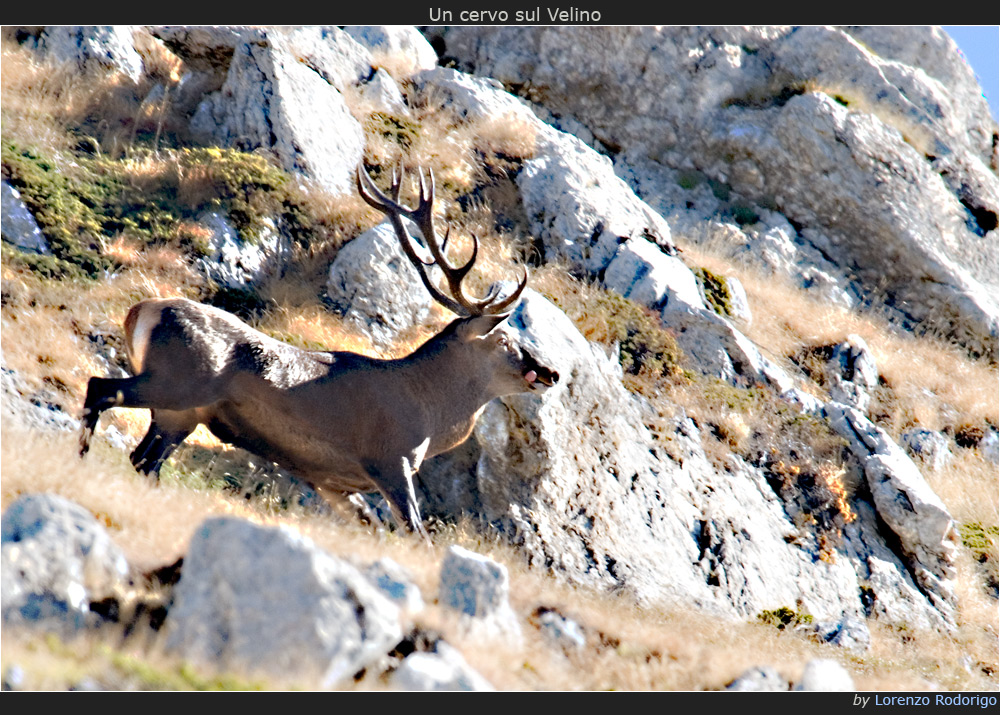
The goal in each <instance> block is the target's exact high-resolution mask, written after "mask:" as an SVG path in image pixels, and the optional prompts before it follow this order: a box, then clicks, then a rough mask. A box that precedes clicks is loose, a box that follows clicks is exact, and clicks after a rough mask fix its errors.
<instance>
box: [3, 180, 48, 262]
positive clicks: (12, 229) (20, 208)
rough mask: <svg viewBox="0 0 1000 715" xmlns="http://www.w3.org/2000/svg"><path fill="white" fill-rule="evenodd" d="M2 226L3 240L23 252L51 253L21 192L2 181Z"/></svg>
mask: <svg viewBox="0 0 1000 715" xmlns="http://www.w3.org/2000/svg"><path fill="white" fill-rule="evenodd" d="M0 226H2V229H0V233H2V235H3V240H4V241H6V242H7V243H11V244H13V245H15V246H17V247H18V248H20V249H21V250H22V251H30V252H32V253H44V254H47V253H48V252H49V242H48V241H46V240H45V236H44V235H43V234H42V230H41V229H40V228H38V222H37V221H35V217H34V216H32V214H31V212H30V211H28V207H27V206H25V205H24V202H23V201H21V194H20V192H18V190H17V189H15V188H14V187H13V186H11V185H10V184H8V183H7V182H6V181H0Z"/></svg>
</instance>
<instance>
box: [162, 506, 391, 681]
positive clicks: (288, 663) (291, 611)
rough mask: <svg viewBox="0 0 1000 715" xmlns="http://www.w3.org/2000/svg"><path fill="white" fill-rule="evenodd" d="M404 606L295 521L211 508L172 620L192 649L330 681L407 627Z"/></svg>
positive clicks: (172, 642) (176, 640)
mask: <svg viewBox="0 0 1000 715" xmlns="http://www.w3.org/2000/svg"><path fill="white" fill-rule="evenodd" d="M399 617H400V614H399V608H398V607H397V606H396V605H395V604H394V603H392V602H391V601H390V600H389V599H388V598H386V597H385V596H384V595H382V593H381V592H380V591H379V590H378V589H377V588H376V587H375V586H374V585H373V584H372V583H371V582H369V581H368V579H366V578H365V577H364V576H363V575H362V574H361V573H360V572H359V571H358V570H357V569H355V568H354V567H353V566H351V565H349V564H347V563H346V562H344V561H341V560H339V559H336V558H334V557H333V556H330V555H329V554H327V553H326V552H325V551H322V550H320V549H319V548H318V547H317V546H316V545H315V544H313V543H312V542H311V541H310V540H309V539H307V538H306V537H304V536H300V535H297V534H295V533H294V532H292V531H291V530H289V529H287V528H268V527H262V526H258V525H256V524H252V523H251V522H248V521H243V520H239V519H233V518H211V519H208V520H207V521H205V522H204V523H203V524H202V525H201V526H200V527H199V528H198V530H197V531H196V532H195V534H194V536H193V538H192V539H191V545H190V547H189V549H188V553H187V555H186V556H185V557H184V569H183V572H182V574H181V579H180V581H179V582H178V584H177V586H176V587H175V591H174V603H173V606H172V607H171V609H170V615H169V616H168V618H167V621H166V623H165V626H164V627H165V628H166V634H167V640H166V644H167V648H168V649H169V650H171V651H174V652H176V653H179V654H181V655H182V656H183V657H185V658H190V659H192V660H195V661H198V662H203V663H208V664H213V665H217V666H219V667H222V668H229V669H237V670H240V671H242V672H250V673H253V672H263V673H267V674H270V675H273V676H279V677H288V676H289V674H294V676H295V677H299V678H302V679H303V681H302V682H305V683H309V682H313V679H316V680H318V681H320V682H321V683H322V684H323V685H324V686H325V687H329V686H331V685H334V684H336V683H337V682H339V681H340V680H341V679H343V678H345V677H350V676H351V675H353V674H354V673H356V672H357V671H359V670H361V669H362V668H364V667H365V666H366V665H368V664H370V663H372V662H374V661H375V660H377V659H378V658H379V657H381V656H382V655H384V654H385V653H386V652H387V651H389V650H390V649H391V648H392V647H393V646H394V645H395V644H396V643H398V642H399V640H400V639H401V637H402V627H401V625H400V622H399Z"/></svg>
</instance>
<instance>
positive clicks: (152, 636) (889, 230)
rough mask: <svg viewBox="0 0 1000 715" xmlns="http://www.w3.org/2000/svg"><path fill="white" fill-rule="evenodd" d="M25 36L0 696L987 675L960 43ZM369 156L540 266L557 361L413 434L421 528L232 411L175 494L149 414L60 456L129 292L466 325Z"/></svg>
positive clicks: (119, 349)
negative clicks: (152, 469) (429, 452)
mask: <svg viewBox="0 0 1000 715" xmlns="http://www.w3.org/2000/svg"><path fill="white" fill-rule="evenodd" d="M5 33H6V34H5V36H4V38H3V42H4V45H3V52H4V56H3V95H2V100H3V102H2V111H3V137H2V140H3V184H2V191H3V202H4V203H3V303H2V311H3V313H2V315H3V388H4V393H3V394H4V397H3V415H4V417H3V419H4V422H3V430H4V437H5V438H6V439H5V440H4V447H3V460H4V462H3V467H4V470H3V485H2V497H3V509H4V517H3V629H4V630H3V633H4V645H5V648H4V656H3V668H4V684H5V687H14V688H19V687H24V688H37V687H48V688H52V687H66V686H73V685H79V683H80V682H81V680H80V677H83V681H82V682H85V683H86V684H89V685H91V686H94V687H110V688H116V687H246V686H247V683H249V682H254V683H256V682H257V681H251V680H246V679H251V678H264V679H265V680H264V682H265V683H267V687H284V686H286V685H289V684H295V685H302V684H305V685H306V686H308V687H334V688H347V687H364V688H383V687H393V688H403V689H437V688H461V689H488V688H492V687H496V688H511V689H535V688H556V689H596V688H627V689H641V688H658V689H662V688H682V689H718V688H724V687H730V688H733V689H777V690H787V689H789V688H790V687H797V688H802V689H817V688H818V689H824V688H826V689H851V688H853V687H855V685H857V687H861V688H867V689H873V688H876V687H877V688H882V689H892V688H906V689H916V688H945V689H963V690H981V689H995V688H996V687H997V682H998V681H997V678H998V675H997V673H998V665H997V661H996V648H997V630H996V612H997V611H996V609H997V593H998V591H997V588H998V585H997V584H998V580H997V540H998V537H997V528H998V527H997V521H998V518H997V514H998V509H1000V507H998V502H997V464H998V455H1000V449H998V432H997V427H998V390H1000V388H998V374H997V360H998V352H997V341H998V314H1000V305H998V295H1000V286H998V265H1000V264H998V260H1000V259H998V255H1000V254H998V231H997V215H998V193H1000V182H998V153H997V152H998V135H997V122H996V120H995V119H993V118H992V117H991V115H990V111H989V108H988V106H987V104H986V101H985V99H984V98H983V97H982V93H981V91H980V89H979V88H978V86H977V85H976V81H975V77H974V75H973V74H972V71H971V70H970V68H969V67H968V65H967V64H966V63H965V62H964V60H962V58H961V56H960V55H959V54H958V53H957V51H956V47H955V45H954V43H953V42H952V41H951V40H950V38H949V37H948V36H947V35H946V34H945V33H944V32H943V31H941V30H940V29H938V28H932V27H906V28H869V27H836V28H835V27H806V28H792V27H767V28H711V29H705V28H696V27H671V28H653V27H604V28H602V27H596V28H595V27H530V28H528V27H474V26H463V27H433V28H422V29H421V30H418V29H416V28H412V27H346V28H337V27H296V28H280V29H274V28H264V27H178V26H169V27H124V26H119V27H83V28H76V27H46V28H39V27H32V28H20V29H18V28H5ZM359 164H362V165H363V166H364V167H365V168H366V169H367V170H368V171H369V172H370V173H371V175H372V176H374V177H375V178H376V180H377V182H378V183H380V184H381V185H382V186H385V185H387V184H388V176H389V175H390V174H391V172H392V170H393V169H394V167H397V166H403V167H404V168H406V169H409V170H411V171H410V173H411V174H412V173H414V172H413V171H412V170H415V169H416V168H417V167H427V168H429V169H431V170H433V172H434V175H435V178H436V188H437V194H436V196H437V199H438V216H439V220H440V221H441V222H444V223H447V224H448V225H449V226H451V227H452V228H453V231H452V235H453V236H455V238H454V239H453V241H454V243H455V244H456V247H455V248H453V249H452V250H453V251H455V252H456V253H459V252H464V251H468V250H469V248H468V246H469V245H470V241H469V238H468V237H469V235H471V234H475V235H476V236H478V237H479V238H480V241H481V243H482V254H483V257H482V260H481V261H480V263H481V264H483V265H479V264H477V269H476V272H475V274H474V275H473V276H472V277H471V279H472V281H473V282H474V283H475V287H477V288H485V287H487V286H489V285H490V283H491V282H495V281H501V282H502V281H512V280H513V279H514V277H515V276H517V275H518V270H519V269H518V267H517V264H523V265H526V266H527V267H528V268H529V271H530V275H531V280H530V282H529V288H528V289H527V290H526V291H525V293H524V296H523V298H522V300H521V301H520V303H519V304H518V306H517V308H516V310H515V312H514V313H513V315H512V316H511V317H510V318H509V319H508V320H507V328H506V329H507V331H508V332H509V334H510V335H511V336H512V337H513V338H515V339H516V340H517V341H519V342H520V343H522V344H525V345H528V346H529V347H530V350H531V352H532V354H534V355H536V356H538V357H539V359H540V360H541V361H542V362H543V363H544V364H548V365H551V366H553V367H555V369H557V370H558V372H559V374H560V375H561V376H563V379H561V380H560V381H559V383H558V384H557V385H556V386H555V387H553V388H552V389H550V390H549V391H548V392H546V393H545V394H544V395H531V394H525V395H516V396H511V397H506V398H502V399H498V400H495V401H493V402H491V403H489V405H488V406H487V407H486V409H485V411H484V412H483V413H482V415H481V416H480V418H479V420H478V423H477V425H476V427H475V429H474V431H473V434H472V435H471V436H470V437H469V439H468V440H467V441H466V442H465V443H464V444H462V445H461V446H459V447H457V448H456V449H454V450H453V451H451V452H449V453H446V454H443V455H440V456H438V457H435V458H433V459H431V460H429V461H428V462H426V463H425V464H424V466H423V467H422V468H421V470H420V474H419V481H420V484H419V490H418V491H419V499H420V502H421V507H422V510H423V513H424V515H425V517H427V518H428V522H429V526H430V530H431V532H432V541H433V542H434V545H433V546H432V547H431V548H430V549H427V547H425V546H421V545H418V544H417V543H416V540H415V539H413V538H412V537H410V536H408V535H406V534H402V533H400V532H397V531H395V524H394V522H393V521H392V519H391V517H389V516H387V510H386V506H385V504H384V502H383V501H382V500H381V498H380V497H378V495H369V496H368V497H366V498H364V499H356V500H354V501H353V502H352V504H353V506H352V508H351V509H346V510H343V509H333V510H331V509H330V508H329V507H328V506H327V505H325V504H324V503H323V502H322V500H320V499H318V498H317V496H316V494H315V493H314V492H313V491H312V489H311V488H310V487H309V485H308V484H305V483H303V482H300V481H299V480H297V479H296V478H295V477H294V475H288V474H284V473H282V472H280V470H278V469H277V468H275V467H273V466H272V465H261V464H260V460H259V459H258V458H256V457H254V456H252V455H248V454H246V453H244V452H241V451H239V450H233V449H229V448H226V447H225V446H224V445H221V444H220V443H218V441H217V440H214V438H212V437H211V436H210V435H209V434H208V433H207V432H205V433H201V432H199V433H196V434H195V435H194V436H193V437H192V438H190V439H189V442H190V444H189V445H187V446H185V447H183V448H182V449H181V450H179V451H178V452H177V453H176V455H175V457H174V458H172V459H171V461H170V463H169V464H168V465H167V466H166V467H165V468H164V471H163V479H162V480H161V482H160V486H159V487H153V486H151V485H150V484H149V483H148V482H146V481H144V479H143V478H142V477H140V476H138V475H136V474H135V473H134V472H133V471H132V470H131V468H130V467H129V465H128V463H127V459H126V455H127V454H128V452H129V451H130V450H131V449H132V448H134V446H135V444H136V443H137V442H138V440H139V439H141V437H142V435H143V433H144V429H145V425H144V422H143V421H144V420H145V419H147V418H146V417H145V414H144V413H143V411H138V410H135V411H132V410H113V411H112V412H111V413H109V416H108V417H105V418H104V419H103V420H102V423H101V427H100V429H99V431H98V439H99V441H100V442H101V444H100V445H99V446H98V449H97V450H96V451H97V452H98V453H97V454H96V455H93V456H89V457H88V458H87V459H86V460H84V461H80V460H79V459H77V458H76V456H75V455H76V443H75V435H76V431H77V430H78V429H79V421H78V418H79V415H80V409H81V404H82V398H83V392H84V390H85V385H86V380H87V379H88V378H89V377H90V376H92V375H112V376H120V375H123V374H126V373H127V363H126V361H125V359H124V348H123V342H122V336H123V333H122V328H121V324H122V320H123V318H124V315H125V312H126V311H127V310H128V308H129V306H130V305H131V304H132V303H133V302H135V301H136V300H138V299H141V298H145V297H151V296H178V295H183V296H187V297H190V298H194V299H196V300H199V301H202V302H205V303H210V304H213V305H216V306H219V307H223V308H225V309H227V310H230V311H232V312H234V313H236V314H237V315H239V316H240V317H241V318H243V319H244V320H247V321H248V322H250V323H251V324H253V325H254V326H255V327H257V328H258V329H260V330H262V331H264V332H265V333H268V334H270V335H272V336H274V337H277V338H279V339H282V340H285V341H288V342H291V343H293V344H296V345H299V346H302V347H309V348H323V349H348V350H353V351H357V352H363V353H365V354H369V355H375V356H395V355H400V354H404V353H406V352H409V351H410V350H412V349H413V348H414V347H415V346H417V345H418V344H420V343H421V342H423V340H425V339H426V338H427V337H428V336H429V335H431V334H433V332H435V331H436V330H437V329H439V328H440V327H442V326H443V325H444V324H446V323H447V322H448V320H449V314H448V313H447V311H445V310H444V309H442V308H441V307H440V306H437V305H435V304H434V303H433V301H432V300H431V298H430V296H429V295H428V294H427V292H426V291H425V290H424V288H423V286H422V285H421V283H420V281H419V279H418V278H417V276H416V273H415V272H414V271H413V270H412V268H411V267H410V266H409V264H408V263H407V262H406V261H405V259H404V257H403V255H402V252H401V251H400V249H399V248H398V246H397V244H396V242H395V239H394V236H393V233H392V231H391V229H389V228H388V225H387V224H379V223H377V222H378V220H379V218H380V217H378V216H376V213H375V212H373V211H370V210H368V209H367V207H366V206H365V204H364V203H363V202H362V201H361V200H360V199H359V197H358V196H357V193H356V189H355V184H354V179H353V172H354V171H355V168H356V167H357V166H358V165H359ZM412 191H413V189H411V188H410V187H406V188H405V189H404V198H405V199H406V200H411V199H412V197H413V195H414V194H413V193H411V192H412ZM361 409H363V408H361ZM53 455H55V456H56V457H57V458H59V459H61V462H60V463H62V464H67V465H69V466H68V467H66V468H65V469H66V472H67V473H68V474H72V475H73V479H72V480H67V479H65V478H56V477H54V476H53V475H52V471H51V469H50V466H51V464H52V462H51V459H52V458H53ZM59 472H60V474H61V472H62V470H61V468H60V470H59ZM109 491H110V492H113V493H115V494H118V495H120V497H121V498H118V499H115V498H110V497H109V496H108V494H109ZM121 495H127V496H121ZM149 512H162V514H163V515H164V516H163V517H162V518H152V519H150V518H148V517H146V516H144V515H146V514H147V513H149ZM359 515H360V520H359ZM95 517H96V518H95ZM196 517H197V518H196ZM167 521H169V522H171V524H170V525H169V526H168V525H167V524H166V523H165V522H167ZM66 544H71V545H72V548H70V549H66V548H65V546H66ZM511 580H513V581H515V582H516V583H515V585H514V586H511ZM556 594H558V595H556ZM681 621H683V622H684V623H683V624H682V623H681ZM718 624H723V626H721V628H723V629H724V632H725V633H726V634H727V635H721V636H720V634H719V632H718V631H717V629H718V628H720V626H719V625H718ZM122 628H124V633H125V636H124V637H123V636H122ZM115 629H116V630H115ZM45 631H48V632H54V633H56V634H58V635H59V637H60V639H61V641H62V642H63V643H64V644H63V645H61V646H59V647H58V648H56V647H53V646H52V645H51V643H52V641H47V642H48V643H50V645H49V646H47V647H48V651H51V652H46V658H39V657H38V653H37V650H38V647H39V646H37V643H38V642H39V635H38V634H40V633H42V632H45ZM109 631H110V632H113V633H114V635H111V636H109V635H108V633H109ZM734 634H738V636H734ZM111 641H115V642H120V643H122V644H124V645H114V646H111V647H112V649H113V650H112V655H111V656H108V655H107V651H100V650H99V645H95V643H97V644H102V643H104V642H111ZM10 643H14V644H15V646H14V647H13V648H11V647H8V644H10ZM690 643H700V644H701V647H703V648H704V649H705V651H704V652H703V651H692V650H691V649H692V648H696V647H697V646H692V645H685V644H690ZM748 643H749V645H748ZM104 647H105V648H106V647H107V646H104ZM115 649H117V650H115ZM43 650H44V648H43ZM708 651H710V652H711V653H712V655H711V656H706V655H705V654H704V653H705V652H708ZM81 653H82V655H81ZM96 653H101V655H95V654H96ZM125 653H127V654H128V656H127V657H128V659H129V660H128V662H129V664H130V665H128V666H126V665H123V662H124V661H123V660H122V658H124V657H125V656H124V654H125ZM137 653H138V655H137ZM116 654H119V655H116ZM136 658H138V660H139V662H141V663H145V664H146V665H143V666H142V667H139V666H138V665H136V664H135V659H136ZM52 661H55V662H56V663H58V666H53V665H51V662H52ZM180 661H183V662H184V663H191V664H194V665H188V664H185V665H182V666H177V665H176V663H177V662H180ZM68 662H70V663H72V665H73V668H75V669H76V671H77V672H79V671H80V670H81V669H83V670H84V671H85V672H86V675H85V676H80V677H77V678H76V680H74V678H73V677H72V676H63V675H55V674H53V672H52V671H58V672H60V673H61V672H63V670H68V669H69V666H68V665H67V663H68ZM95 662H99V663H100V665H99V666H94V665H93V663H95ZM148 662H154V663H155V664H156V665H155V666H150V665H148ZM709 662H710V663H711V667H706V663H709ZM81 663H89V664H90V665H88V666H86V667H85V666H83V665H81ZM164 663H166V664H164ZM522 663H523V664H524V667H522V665H521V664H522ZM719 663H725V665H719ZM514 664H516V665H514ZM751 666H752V667H751ZM150 667H155V668H158V669H159V670H158V671H157V672H159V673H161V676H158V677H161V679H160V680H156V679H155V678H153V679H151V678H150V677H148V676H146V675H141V673H147V672H148V671H147V670H144V668H150ZM598 672H600V673H603V675H600V676H596V675H594V674H595V673H598ZM162 673H169V674H171V675H170V678H167V677H166V676H162ZM177 673H179V675H178V674H177ZM584 673H590V675H583V674H584ZM213 678H215V679H214V680H213ZM226 678H236V680H235V681H230V680H226ZM241 679H243V680H241ZM234 683H235V684H234Z"/></svg>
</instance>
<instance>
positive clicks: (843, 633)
mask: <svg viewBox="0 0 1000 715" xmlns="http://www.w3.org/2000/svg"><path fill="white" fill-rule="evenodd" d="M813 629H814V631H815V633H816V635H817V636H818V637H819V638H820V639H821V640H823V641H826V642H827V643H832V644H833V645H836V646H840V647H841V648H847V649H848V650H856V651H863V650H868V648H870V647H871V640H872V637H871V632H870V631H869V630H868V624H866V623H865V622H864V621H863V620H861V619H860V618H858V617H857V616H854V615H851V614H846V615H845V616H844V617H843V618H842V619H841V620H839V621H820V622H819V623H816V624H815V625H814V626H813Z"/></svg>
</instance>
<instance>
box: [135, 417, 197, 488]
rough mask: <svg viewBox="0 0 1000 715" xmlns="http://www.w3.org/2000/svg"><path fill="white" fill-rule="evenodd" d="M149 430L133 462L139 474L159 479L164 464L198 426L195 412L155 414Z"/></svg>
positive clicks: (136, 451)
mask: <svg viewBox="0 0 1000 715" xmlns="http://www.w3.org/2000/svg"><path fill="white" fill-rule="evenodd" d="M151 412H152V419H151V420H150V423H149V430H148V431H147V432H146V436H145V437H143V438H142V441H141V442H139V445H138V446H137V447H136V448H135V450H134V451H133V452H132V454H130V455H129V461H131V462H132V466H133V467H135V468H136V471H138V472H141V473H142V474H151V475H152V476H154V477H156V478H159V476H160V467H161V466H163V462H164V461H165V460H166V459H167V457H169V456H170V455H171V453H172V452H173V451H174V450H175V449H177V446H178V445H179V444H180V443H181V442H183V441H184V440H185V439H186V438H187V436H188V435H189V434H191V433H192V432H194V429H195V427H197V426H198V417H197V412H196V411H195V410H187V411H181V412H178V411H175V410H152V411H151Z"/></svg>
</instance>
